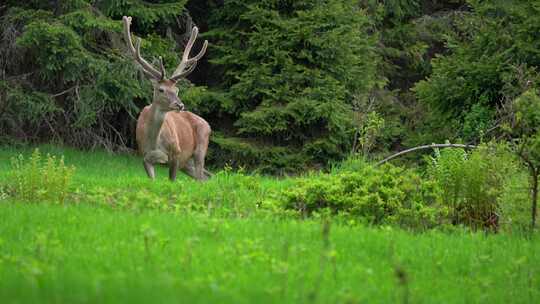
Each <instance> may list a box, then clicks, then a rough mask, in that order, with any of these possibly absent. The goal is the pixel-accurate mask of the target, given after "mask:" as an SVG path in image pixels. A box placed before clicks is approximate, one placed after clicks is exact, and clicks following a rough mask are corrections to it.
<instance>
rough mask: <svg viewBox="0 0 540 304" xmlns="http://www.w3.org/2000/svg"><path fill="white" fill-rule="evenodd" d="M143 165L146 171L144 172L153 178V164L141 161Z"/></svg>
mask: <svg viewBox="0 0 540 304" xmlns="http://www.w3.org/2000/svg"><path fill="white" fill-rule="evenodd" d="M143 165H144V170H145V171H146V174H147V175H148V177H150V178H151V179H152V180H153V179H154V178H155V177H156V173H155V171H154V165H153V164H151V163H149V162H147V161H143Z"/></svg>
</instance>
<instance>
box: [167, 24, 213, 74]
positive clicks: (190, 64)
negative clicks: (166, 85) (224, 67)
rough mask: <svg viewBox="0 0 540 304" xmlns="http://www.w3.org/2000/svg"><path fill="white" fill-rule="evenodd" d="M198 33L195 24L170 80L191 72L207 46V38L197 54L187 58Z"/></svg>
mask: <svg viewBox="0 0 540 304" xmlns="http://www.w3.org/2000/svg"><path fill="white" fill-rule="evenodd" d="M198 34H199V29H198V28H197V27H196V26H195V27H193V30H192V31H191V36H190V37H189V41H188V43H187V45H186V48H185V49H184V54H183V55H182V61H181V62H180V64H179V65H178V67H177V68H176V70H175V71H174V73H173V75H172V77H171V80H172V81H178V80H179V79H180V78H182V77H185V76H187V75H188V74H189V73H191V72H193V70H194V69H195V67H196V66H197V62H198V61H199V59H201V58H202V56H203V55H204V53H205V52H206V48H207V47H208V40H205V41H204V45H203V47H202V49H201V51H200V52H199V54H197V55H196V56H195V57H193V58H189V53H190V52H191V48H192V47H193V44H194V43H195V39H197V35H198Z"/></svg>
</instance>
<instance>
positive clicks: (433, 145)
mask: <svg viewBox="0 0 540 304" xmlns="http://www.w3.org/2000/svg"><path fill="white" fill-rule="evenodd" d="M434 148H463V149H474V148H476V146H475V145H462V144H431V145H424V146H418V147H414V148H410V149H407V150H403V151H401V152H398V153H396V154H393V155H390V156H388V157H387V158H385V159H383V160H381V161H380V162H378V163H377V164H375V166H380V165H382V164H384V163H386V162H387V161H389V160H392V159H394V158H396V157H398V156H401V155H403V154H407V153H410V152H414V151H417V150H424V149H434Z"/></svg>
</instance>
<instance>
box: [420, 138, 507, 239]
mask: <svg viewBox="0 0 540 304" xmlns="http://www.w3.org/2000/svg"><path fill="white" fill-rule="evenodd" d="M515 174H517V163H516V161H515V158H514V157H513V156H512V154H511V153H510V152H509V150H508V147H506V146H505V145H496V144H490V145H481V146H480V147H479V148H478V149H476V150H474V151H472V152H470V153H467V152H466V151H464V150H462V149H445V150H442V151H439V150H436V152H435V156H433V157H430V159H429V165H428V176H429V177H430V178H431V179H432V180H433V181H435V183H436V185H437V187H438V188H439V189H440V191H441V192H442V201H443V203H444V205H445V206H447V207H449V208H450V210H451V213H452V214H451V217H452V222H453V223H454V224H466V225H469V226H471V227H473V228H493V229H497V228H498V225H499V224H498V222H499V216H500V206H499V203H498V202H499V199H500V197H501V195H502V194H503V191H504V187H505V185H506V183H507V182H508V178H509V177H510V176H513V175H515Z"/></svg>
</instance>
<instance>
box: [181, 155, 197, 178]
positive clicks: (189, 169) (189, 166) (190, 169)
mask: <svg viewBox="0 0 540 304" xmlns="http://www.w3.org/2000/svg"><path fill="white" fill-rule="evenodd" d="M182 172H184V173H185V174H187V175H189V176H191V177H192V178H194V179H197V175H196V173H195V162H193V157H192V158H190V159H189V160H188V161H187V162H186V165H185V166H184V167H183V168H182Z"/></svg>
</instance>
